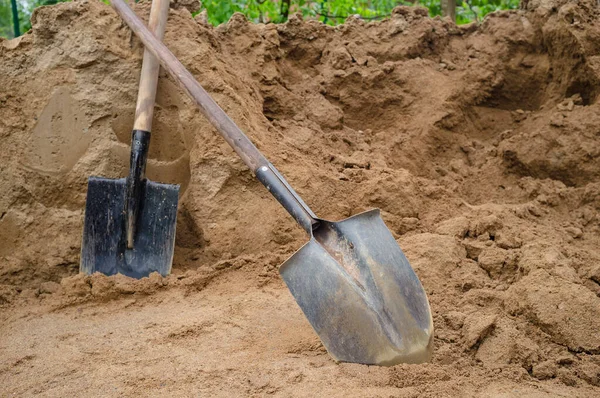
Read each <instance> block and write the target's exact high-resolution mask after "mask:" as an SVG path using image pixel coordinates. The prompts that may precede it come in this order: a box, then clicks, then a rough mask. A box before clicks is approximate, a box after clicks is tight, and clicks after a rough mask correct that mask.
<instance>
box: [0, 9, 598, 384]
mask: <svg viewBox="0 0 600 398" xmlns="http://www.w3.org/2000/svg"><path fill="white" fill-rule="evenodd" d="M136 11H137V12H138V13H139V14H140V15H143V16H144V17H147V15H148V12H149V7H148V5H147V4H140V5H138V6H137V8H136ZM597 21H598V8H597V5H596V2H595V1H572V2H567V1H552V0H550V1H529V2H524V3H523V4H522V10H519V11H513V12H502V13H496V14H492V15H490V16H489V17H488V18H486V20H485V21H484V22H483V23H482V24H480V25H466V26H460V27H457V26H455V25H453V24H450V23H448V22H446V21H443V20H440V19H430V18H428V17H427V15H426V11H425V10H424V9H420V8H407V7H399V8H397V9H396V10H395V11H394V14H393V15H392V17H391V18H390V19H387V20H384V21H381V22H372V23H366V22H365V21H361V20H359V19H356V18H353V19H350V20H348V21H347V22H346V23H345V24H344V25H341V26H338V27H330V26H325V25H322V24H320V23H317V22H314V21H302V20H301V19H300V18H299V17H293V18H291V19H290V21H289V22H287V23H286V24H283V25H254V24H251V23H248V22H247V21H246V20H245V19H244V18H243V17H242V16H241V15H234V17H233V18H232V19H231V20H230V21H229V22H228V23H227V24H225V25H222V26H220V27H218V28H213V27H211V26H208V25H207V24H206V23H205V21H204V20H203V18H202V16H201V15H200V16H198V17H196V19H195V20H194V19H193V18H192V16H191V14H190V12H189V11H188V10H187V9H186V8H178V9H173V10H171V15H170V19H169V24H168V26H167V33H166V39H165V41H166V43H167V45H168V46H169V47H170V48H171V49H172V51H173V52H174V53H175V54H176V55H177V56H178V57H179V58H180V59H181V61H182V62H183V63H184V65H186V66H187V67H188V68H189V69H190V71H191V72H192V73H193V74H194V75H195V76H196V78H197V79H198V80H199V81H200V82H201V83H202V84H203V85H204V87H205V88H206V89H207V90H208V91H209V92H210V93H211V94H212V95H213V96H214V98H215V99H216V100H217V102H218V103H219V104H220V105H221V106H222V107H223V108H224V109H225V110H226V111H227V112H228V113H229V114H230V115H231V116H232V118H233V119H234V120H235V121H236V122H237V123H238V125H240V127H242V129H243V130H244V131H245V132H247V133H248V135H249V136H250V137H251V138H252V139H253V141H254V142H255V143H256V144H257V146H258V147H259V149H260V150H261V151H263V152H264V153H265V154H266V155H267V157H268V158H270V160H271V161H272V162H273V163H274V164H275V165H276V166H277V167H278V168H279V169H280V170H281V171H282V172H283V173H284V174H285V175H286V176H287V177H288V180H289V181H290V182H291V183H292V185H293V186H294V187H295V188H296V189H297V190H298V192H299V193H300V194H301V195H302V196H303V198H304V199H305V200H306V202H307V203H309V205H311V207H312V208H313V209H314V210H315V212H316V213H317V214H319V215H321V216H323V217H326V218H329V219H341V218H344V217H346V216H349V215H351V214H355V213H357V212H360V211H362V210H366V209H368V208H372V207H379V208H381V210H382V214H383V218H384V219H385V221H386V223H387V224H388V226H389V227H390V228H391V230H392V231H393V233H394V234H395V235H396V237H397V238H398V241H399V243H400V245H401V247H402V248H403V250H404V251H405V253H406V254H407V256H408V258H409V259H410V261H411V264H412V265H413V267H414V268H415V270H416V272H417V274H418V275H419V277H420V278H421V281H422V282H423V285H424V287H425V289H426V291H427V293H428V295H429V299H430V302H431V308H432V311H433V313H434V323H435V327H436V336H435V352H434V359H433V363H431V364H425V365H414V366H408V365H401V366H396V367H392V368H378V367H367V366H361V365H353V364H336V363H334V362H333V361H332V360H331V358H330V357H329V356H328V355H327V354H326V352H325V351H324V349H323V347H322V346H321V344H320V342H319V340H318V338H317V337H316V335H315V334H314V332H313V331H312V329H311V328H310V325H309V324H308V322H307V321H306V320H305V319H304V317H303V315H302V313H301V311H300V310H299V308H298V307H297V305H296V304H295V302H294V301H293V299H292V297H291V295H290V294H289V292H288V291H287V289H286V288H285V286H284V284H283V282H282V281H281V280H280V279H279V277H278V271H277V266H278V265H279V264H280V263H281V262H282V261H283V260H284V259H285V258H286V257H287V256H289V255H290V254H291V253H293V252H294V251H295V250H296V249H298V248H299V247H300V245H301V244H302V243H303V242H304V241H305V237H304V234H303V232H302V230H301V229H300V228H298V227H297V226H296V225H295V224H294V222H293V221H292V220H291V218H290V217H289V216H288V215H287V214H286V213H285V211H284V210H283V209H282V208H280V206H279V205H278V204H277V203H276V202H275V201H274V200H273V199H271V198H270V196H269V194H268V193H267V192H266V191H265V189H264V188H263V187H262V186H261V185H260V184H259V183H258V182H256V181H255V180H254V179H253V177H252V175H251V173H250V172H249V171H248V170H247V169H246V167H245V166H244V165H243V164H242V162H241V161H240V160H239V159H238V158H237V157H236V155H235V154H234V153H233V151H232V150H231V149H230V148H229V147H228V146H227V144H225V142H224V141H223V140H222V139H221V138H220V137H219V136H218V135H217V134H216V132H215V131H214V130H213V128H212V127H211V126H210V125H209V124H208V122H207V121H206V120H204V118H203V117H202V116H200V114H199V112H198V111H197V110H196V109H195V108H194V106H192V105H191V103H190V101H188V99H187V98H186V97H185V96H184V95H183V94H182V93H181V92H180V90H179V89H178V88H177V86H176V85H175V84H174V83H173V82H172V81H171V80H170V79H169V78H168V77H167V76H165V75H162V76H161V79H160V82H159V90H158V109H157V111H156V113H155V115H156V116H155V123H154V134H153V138H152V139H153V141H152V145H151V149H150V157H151V160H150V164H149V170H148V174H149V177H150V178H151V179H153V180H155V181H161V182H172V183H179V184H181V185H182V189H181V192H182V196H181V199H180V211H179V216H178V225H177V231H178V236H177V242H176V252H175V261H174V269H173V275H171V276H169V277H168V278H161V277H160V276H158V275H152V276H151V277H150V278H147V279H144V280H140V281H133V280H130V279H127V278H125V277H122V276H117V277H110V278H107V277H104V276H100V275H94V276H91V277H87V276H82V275H77V271H78V264H79V250H80V239H81V230H82V223H83V207H84V202H85V194H86V182H87V177H88V176H89V175H101V176H106V177H112V178H116V177H121V176H123V175H124V174H125V173H126V170H127V165H128V158H129V147H128V145H129V139H130V138H129V137H130V131H131V128H132V123H133V114H134V107H135V99H136V96H137V80H138V77H139V68H140V65H141V55H142V48H141V45H140V43H139V41H138V40H137V39H136V38H134V37H132V34H131V32H130V30H129V29H128V28H127V27H126V26H125V25H124V24H123V23H122V22H121V21H120V19H119V18H118V17H117V15H116V14H115V13H114V12H113V11H112V10H111V8H110V7H108V6H106V5H104V4H103V3H101V2H96V1H85V0H84V1H77V2H73V3H65V4H60V5H58V6H52V7H43V8H40V9H38V10H37V11H36V12H35V13H34V16H33V19H32V26H33V29H32V31H31V32H30V33H28V34H26V35H25V36H23V37H21V38H18V39H15V40H11V41H2V42H0V71H1V72H2V73H0V87H2V90H0V140H1V143H2V144H1V147H2V151H0V190H1V191H2V195H0V308H1V310H0V320H1V322H0V323H1V326H0V331H1V333H2V335H3V338H2V341H1V342H0V385H1V386H2V387H0V391H1V392H2V394H6V395H10V394H17V395H30V394H33V393H44V394H46V395H47V396H65V395H73V393H75V395H77V396H84V395H90V396H96V395H98V394H99V393H100V394H105V395H125V396H128V395H136V396H139V395H140V394H141V395H157V396H159V395H162V396H164V395H171V396H173V395H177V396H188V395H198V394H200V395H201V394H203V393H204V394H210V395H221V396H231V395H238V396H239V395H261V396H262V395H267V394H276V395H281V396H318V395H320V394H322V391H325V390H327V391H328V392H329V395H332V396H457V395H463V396H499V395H502V394H504V395H503V396H514V395H519V396H544V395H546V394H552V395H555V396H597V395H598V394H599V393H600V252H599V251H598V247H599V244H600V216H599V213H598V212H599V211H600V159H599V158H600V104H598V101H597V98H598V94H599V92H600V58H599V57H598V54H599V53H600V45H599V43H600V23H599V22H597ZM2 394H0V395H2Z"/></svg>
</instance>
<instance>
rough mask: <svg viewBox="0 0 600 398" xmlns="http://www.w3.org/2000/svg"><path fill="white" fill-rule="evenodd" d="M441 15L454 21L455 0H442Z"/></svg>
mask: <svg viewBox="0 0 600 398" xmlns="http://www.w3.org/2000/svg"><path fill="white" fill-rule="evenodd" d="M442 16H444V17H450V19H451V20H452V21H453V22H456V0H442Z"/></svg>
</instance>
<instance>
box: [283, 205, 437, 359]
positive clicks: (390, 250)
mask: <svg viewBox="0 0 600 398" xmlns="http://www.w3.org/2000/svg"><path fill="white" fill-rule="evenodd" d="M319 223H320V224H319V227H318V228H317V229H316V230H315V231H314V233H313V237H312V238H311V240H310V241H309V242H308V243H307V244H306V245H304V246H303V247H302V248H301V249H300V250H298V251H297V252H296V253H294V255H292V256H291V257H290V258H289V259H288V260H287V261H286V262H285V263H283V264H282V266H281V267H280V271H279V272H280V274H281V276H282V278H283V279H284V280H285V283H286V284H287V286H288V288H289V289H290V291H291V292H292V295H293V296H294V298H295V299H296V302H298V304H299V305H300V308H301V309H302V311H303V312H304V315H306V317H307V318H308V320H309V321H310V323H311V325H312V327H313V328H314V330H315V332H316V333H317V334H318V335H319V337H320V338H321V341H322V342H323V344H324V345H325V348H327V351H329V353H330V354H331V355H332V356H333V357H334V358H335V359H336V360H338V361H342V362H357V363H363V364H372V365H388V366H391V365H395V364H398V363H422V362H426V361H428V360H429V359H430V358H431V352H432V348H433V344H432V343H433V320H432V317H431V311H430V309H429V303H428V301H427V296H426V294H425V291H424V290H423V286H422V285H421V282H420V281H419V279H418V278H417V275H416V274H415V272H414V271H413V269H412V268H411V266H410V265H409V263H408V260H407V259H406V257H405V256H404V254H403V253H402V250H401V249H400V247H399V246H398V243H396V240H395V239H394V237H393V236H392V234H391V232H390V231H389V229H388V228H387V227H386V225H385V223H384V222H383V219H382V218H381V216H380V214H379V210H377V209H376V210H370V211H367V212H365V213H361V214H358V215H355V216H353V217H350V218H348V219H345V220H343V221H339V222H330V221H325V220H319Z"/></svg>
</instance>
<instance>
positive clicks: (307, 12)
mask: <svg viewBox="0 0 600 398" xmlns="http://www.w3.org/2000/svg"><path fill="white" fill-rule="evenodd" d="M63 1H69V0H0V36H2V37H6V38H13V37H15V36H18V35H20V34H23V33H25V32H27V31H28V30H29V29H31V22H30V18H31V13H32V12H33V10H34V8H36V7H39V6H45V5H51V4H56V3H60V2H63ZM98 1H100V0H98ZM443 1H446V3H445V4H448V3H450V7H452V8H453V9H454V5H456V7H455V9H454V12H455V13H454V17H455V19H456V23H457V24H464V23H469V22H472V21H480V20H482V19H483V17H484V16H485V15H486V14H488V13H490V12H493V11H496V10H506V9H514V8H517V7H518V6H519V0H370V1H351V0H320V1H304V0H299V1H294V0H225V1H219V0H208V1H203V2H202V7H201V9H200V11H199V12H202V11H203V10H206V13H207V17H208V20H209V22H211V23H212V24H214V25H218V24H221V23H223V22H227V21H228V20H229V18H230V17H231V15H233V13H234V12H241V13H243V14H244V15H246V16H247V17H248V19H249V20H251V21H254V22H263V23H269V22H272V23H281V22H285V21H287V19H288V17H289V16H290V15H292V14H294V13H296V12H300V13H302V15H303V16H304V18H311V19H316V20H319V21H321V22H323V23H326V24H330V25H336V24H339V23H343V22H344V20H345V19H346V18H347V17H349V16H351V15H360V16H361V17H362V18H364V19H366V20H379V19H383V18H386V17H388V16H389V15H390V14H391V12H392V9H393V8H394V7H396V6H399V5H411V6H414V5H420V6H423V7H426V8H427V9H428V10H429V15H430V16H432V17H433V16H436V15H442V2H443ZM447 7H448V6H445V7H444V14H448V11H446V10H447ZM15 9H16V13H15V12H14V10H15ZM449 15H452V13H451V12H450V14H449ZM15 17H16V18H15Z"/></svg>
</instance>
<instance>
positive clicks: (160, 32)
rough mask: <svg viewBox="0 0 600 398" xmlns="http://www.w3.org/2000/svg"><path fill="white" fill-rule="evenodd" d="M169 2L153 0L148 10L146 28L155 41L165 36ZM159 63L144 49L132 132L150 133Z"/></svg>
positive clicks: (167, 0)
mask: <svg viewBox="0 0 600 398" xmlns="http://www.w3.org/2000/svg"><path fill="white" fill-rule="evenodd" d="M169 1H170V0H153V1H152V7H151V8H150V20H149V21H148V27H149V29H150V31H151V32H152V33H154V36H155V37H156V39H157V40H160V41H162V40H163V38H164V36H165V26H166V25H167V19H168V18H169ZM159 71H160V62H159V61H158V59H157V58H156V57H155V56H154V54H152V52H151V51H149V50H148V48H145V49H144V60H143V62H142V74H141V76H140V88H139V90H138V98H137V105H136V107H135V122H134V123H133V129H134V130H143V131H152V116H153V115H154V101H155V99H156V86H157V83H158V72H159Z"/></svg>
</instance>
